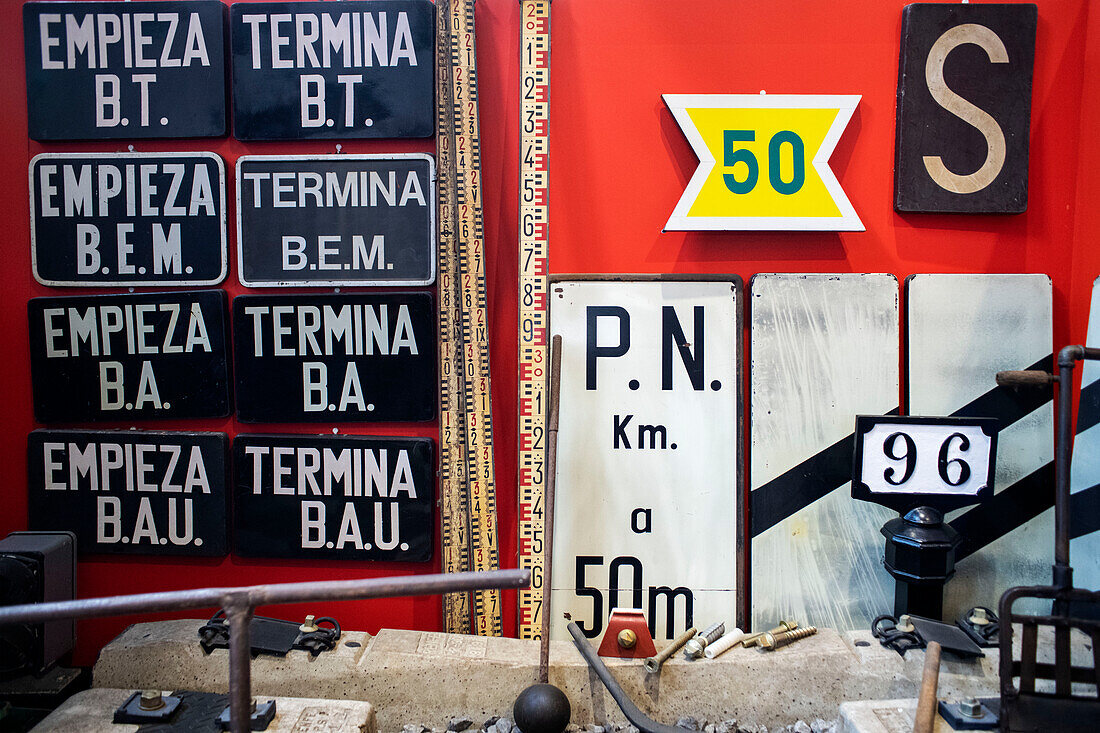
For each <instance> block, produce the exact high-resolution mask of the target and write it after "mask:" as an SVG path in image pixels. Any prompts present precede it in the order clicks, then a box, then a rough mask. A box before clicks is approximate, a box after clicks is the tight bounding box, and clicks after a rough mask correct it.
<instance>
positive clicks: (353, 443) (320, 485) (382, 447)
mask: <svg viewBox="0 0 1100 733" xmlns="http://www.w3.org/2000/svg"><path fill="white" fill-rule="evenodd" d="M233 458H234V460H233V464H234V466H235V472H236V480H235V481H234V484H235V489H234V507H233V509H234V511H233V516H234V525H235V526H234V531H233V538H234V539H233V542H234V551H235V552H236V553H237V554H239V555H241V556H244V557H272V558H302V559H312V560H316V559H341V560H404V561H415V562H422V561H426V560H430V559H431V557H432V529H433V526H434V521H433V519H432V507H433V505H434V502H433V500H432V477H433V475H434V472H435V463H434V461H433V458H432V441H431V439H430V438H373V437H367V436H361V435H354V436H352V435H349V436H340V437H335V436H312V435H238V436H237V438H236V439H235V440H234V441H233Z"/></svg>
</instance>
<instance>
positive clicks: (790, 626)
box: [741, 621, 798, 647]
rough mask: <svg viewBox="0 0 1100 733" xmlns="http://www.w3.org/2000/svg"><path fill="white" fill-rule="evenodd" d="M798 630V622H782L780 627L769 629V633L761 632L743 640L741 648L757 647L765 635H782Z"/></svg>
mask: <svg viewBox="0 0 1100 733" xmlns="http://www.w3.org/2000/svg"><path fill="white" fill-rule="evenodd" d="M797 628H798V622H797V621H780V622H779V625H778V626H776V627H775V628H774V629H768V630H767V631H760V632H758V633H755V634H750V635H749V636H746V637H745V638H744V639H742V640H741V646H746V647H749V646H756V645H757V644H759V643H760V639H761V638H763V636H764V634H780V633H783V632H784V631H794V630H795V629H797Z"/></svg>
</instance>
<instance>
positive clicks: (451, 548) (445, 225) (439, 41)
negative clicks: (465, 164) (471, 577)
mask: <svg viewBox="0 0 1100 733" xmlns="http://www.w3.org/2000/svg"><path fill="white" fill-rule="evenodd" d="M438 11H439V12H437V13H436V59H437V61H436V99H437V114H438V118H437V129H436V169H437V175H438V179H439V186H438V188H439V192H438V196H437V199H436V200H437V201H438V205H439V217H438V221H439V268H438V272H439V276H438V278H437V282H438V284H439V298H438V306H439V380H440V388H439V497H440V518H441V522H440V523H441V525H442V531H443V540H442V546H443V572H445V573H461V572H464V571H466V570H468V569H469V567H470V528H469V516H468V509H467V503H466V494H465V485H466V480H465V479H466V442H465V436H464V434H463V423H464V422H465V421H464V418H463V409H462V403H463V399H462V397H463V395H462V371H463V370H462V351H461V348H460V346H459V345H460V343H461V341H462V332H461V330H459V323H458V318H456V315H457V313H456V312H455V311H456V308H457V305H458V295H457V293H456V292H455V284H456V283H457V278H456V274H457V256H458V253H457V248H456V244H457V242H456V233H455V229H456V225H457V222H456V217H457V211H456V209H455V201H454V199H455V160H454V153H453V151H454V147H453V146H454V124H453V122H454V120H453V117H454V110H453V108H452V101H451V64H450V59H451V35H450V21H451V19H450V15H449V14H448V13H446V12H444V11H443V8H442V6H441V7H440V8H438ZM443 622H444V628H445V629H446V630H447V631H448V632H450V633H452V634H468V633H470V594H469V593H468V592H463V593H448V594H446V595H444V596H443Z"/></svg>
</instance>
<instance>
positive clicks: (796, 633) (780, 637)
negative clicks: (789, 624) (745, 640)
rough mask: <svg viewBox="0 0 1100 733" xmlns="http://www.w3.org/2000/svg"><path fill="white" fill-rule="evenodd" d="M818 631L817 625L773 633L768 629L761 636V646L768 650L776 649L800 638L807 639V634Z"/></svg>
mask: <svg viewBox="0 0 1100 733" xmlns="http://www.w3.org/2000/svg"><path fill="white" fill-rule="evenodd" d="M816 633H817V627H816V626H807V627H806V628H804V629H794V630H793V631H781V632H778V633H773V632H771V631H767V632H765V633H764V635H763V636H762V637H761V638H760V642H759V643H760V646H762V647H764V648H765V649H767V650H768V651H774V650H776V649H778V648H779V647H781V646H787V645H788V644H792V643H794V642H796V641H798V640H799V639H805V638H806V637H807V636H813V635H814V634H816Z"/></svg>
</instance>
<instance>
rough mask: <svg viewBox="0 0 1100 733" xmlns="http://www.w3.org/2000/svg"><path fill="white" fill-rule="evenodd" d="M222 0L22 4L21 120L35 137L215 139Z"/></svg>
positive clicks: (219, 120) (219, 121)
mask: <svg viewBox="0 0 1100 733" xmlns="http://www.w3.org/2000/svg"><path fill="white" fill-rule="evenodd" d="M224 18H225V6H224V5H222V3H221V2H218V1H217V0H194V1H192V2H143V3H138V4H135V3H129V2H31V3H26V4H25V5H24V6H23V43H24V51H25V57H26V64H27V124H28V128H29V130H28V131H29V134H30V136H31V137H32V138H34V139H35V140H97V139H139V138H163V137H220V136H222V135H224V134H225V132H226V125H225V78H226V75H225V55H224V48H223V46H224V35H225V34H224V31H223V27H224Z"/></svg>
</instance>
